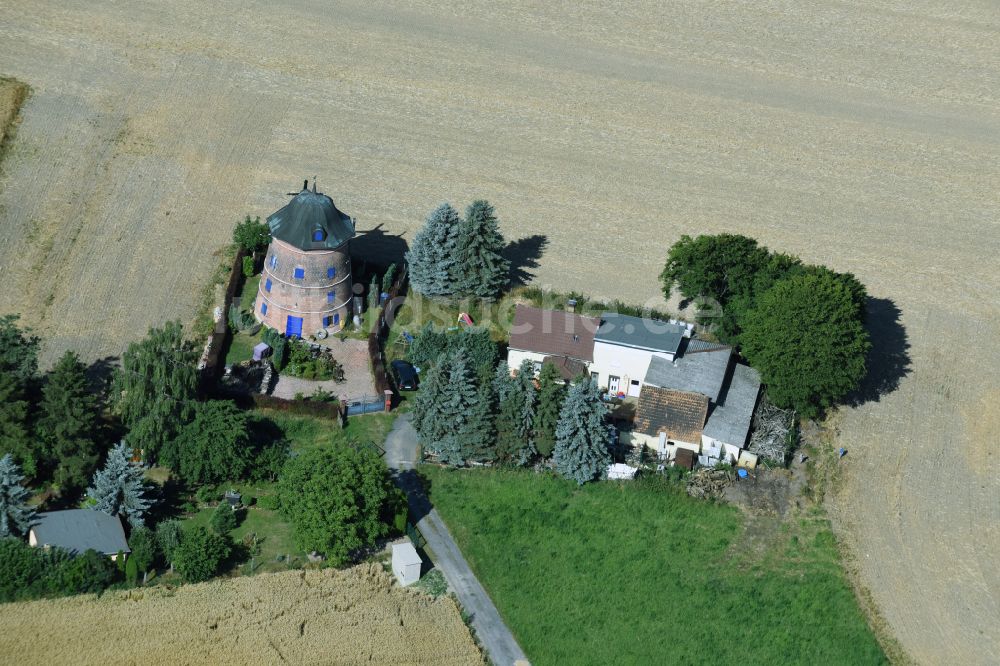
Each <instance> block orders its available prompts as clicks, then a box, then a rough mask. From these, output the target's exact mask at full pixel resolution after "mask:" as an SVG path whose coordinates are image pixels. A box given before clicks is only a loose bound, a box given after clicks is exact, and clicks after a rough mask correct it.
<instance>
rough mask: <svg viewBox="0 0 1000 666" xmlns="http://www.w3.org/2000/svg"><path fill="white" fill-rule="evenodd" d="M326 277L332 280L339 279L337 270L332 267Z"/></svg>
mask: <svg viewBox="0 0 1000 666" xmlns="http://www.w3.org/2000/svg"><path fill="white" fill-rule="evenodd" d="M326 276H327V277H328V278H330V279H331V280H332V279H333V278H335V277H337V269H336V268H334V267H332V266H331V267H330V268H328V269H326Z"/></svg>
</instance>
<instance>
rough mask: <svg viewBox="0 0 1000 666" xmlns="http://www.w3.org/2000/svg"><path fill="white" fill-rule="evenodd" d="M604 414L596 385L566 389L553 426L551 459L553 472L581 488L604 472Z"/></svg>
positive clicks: (608, 460)
mask: <svg viewBox="0 0 1000 666" xmlns="http://www.w3.org/2000/svg"><path fill="white" fill-rule="evenodd" d="M606 414H607V407H605V405H604V403H602V402H601V391H600V389H599V388H598V387H597V384H595V383H594V382H593V381H585V382H579V383H577V384H574V385H573V386H572V387H570V389H569V393H568V394H567V395H566V401H565V402H564V403H563V407H562V411H561V413H560V416H559V424H558V425H557V426H556V448H555V452H554V454H553V456H552V459H553V461H554V462H555V464H556V471H558V472H559V474H560V475H561V476H562V477H563V478H566V479H573V480H574V481H576V482H577V483H578V484H580V485H583V484H584V483H586V482H588V481H593V480H594V479H597V478H600V477H602V476H604V475H605V474H606V473H607V469H608V465H610V464H611V454H609V453H608V442H609V439H610V436H609V432H608V426H607V424H606V423H605V420H604V419H605V415H606Z"/></svg>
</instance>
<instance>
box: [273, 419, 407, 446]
mask: <svg viewBox="0 0 1000 666" xmlns="http://www.w3.org/2000/svg"><path fill="white" fill-rule="evenodd" d="M397 414H398V413H397V412H391V413H388V414H386V413H384V412H379V413H375V414H365V415H363V416H352V417H350V418H348V420H347V425H346V426H345V427H344V428H343V429H341V428H339V427H337V424H336V422H334V421H332V420H330V419H320V418H316V417H312V416H300V415H296V414H288V413H286V412H280V411H277V410H272V409H258V410H256V411H255V412H254V420H255V421H257V423H258V424H261V422H264V423H263V425H264V426H265V427H268V428H270V427H271V425H270V424H273V426H276V427H277V428H278V429H279V430H280V433H281V434H282V435H283V436H284V437H285V439H287V440H288V442H289V444H290V445H291V448H292V450H293V451H308V450H311V449H315V448H321V447H327V446H331V445H333V444H334V443H335V442H342V441H354V442H361V443H366V442H371V443H373V444H377V445H378V446H382V443H383V442H385V438H386V435H388V434H389V431H390V430H391V429H392V423H393V421H395V420H396V416H397ZM267 422H270V423H267ZM274 434H275V435H277V434H278V433H277V432H275V433H274Z"/></svg>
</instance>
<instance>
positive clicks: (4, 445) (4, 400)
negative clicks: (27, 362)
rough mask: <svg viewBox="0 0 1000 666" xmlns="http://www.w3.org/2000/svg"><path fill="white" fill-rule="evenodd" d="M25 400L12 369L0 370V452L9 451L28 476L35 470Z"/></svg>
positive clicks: (36, 462)
mask: <svg viewBox="0 0 1000 666" xmlns="http://www.w3.org/2000/svg"><path fill="white" fill-rule="evenodd" d="M27 420H28V403H27V401H26V400H25V399H24V389H23V385H22V384H21V382H20V381H19V380H18V378H17V376H16V375H15V374H14V373H13V372H0V455H3V454H5V453H10V454H12V455H13V456H14V459H15V460H16V461H17V463H18V464H20V466H21V469H23V470H24V471H25V473H27V474H28V476H32V477H33V476H35V475H36V474H37V473H38V465H39V458H40V455H39V453H40V452H39V451H38V447H37V446H36V445H35V443H34V442H33V441H32V439H31V437H29V435H28V429H27Z"/></svg>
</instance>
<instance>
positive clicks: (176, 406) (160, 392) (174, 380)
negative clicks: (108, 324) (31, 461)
mask: <svg viewBox="0 0 1000 666" xmlns="http://www.w3.org/2000/svg"><path fill="white" fill-rule="evenodd" d="M277 355H278V353H277V350H275V365H277ZM197 361H198V352H197V351H196V350H195V348H194V346H193V345H192V343H191V342H190V341H187V340H185V339H184V334H183V330H182V328H181V324H180V322H176V321H174V322H168V323H167V324H166V325H164V327H163V328H162V329H160V328H151V329H150V330H149V334H148V335H147V336H146V338H145V339H144V340H141V341H139V342H133V343H132V344H130V345H129V346H128V349H127V350H126V351H125V353H124V354H123V355H122V367H121V368H120V369H119V370H118V371H117V372H116V373H115V376H114V387H113V396H114V397H113V403H114V407H115V408H116V410H117V411H118V412H119V413H120V414H121V416H122V421H124V422H125V425H126V427H128V429H129V441H130V442H131V443H132V445H133V446H136V447H138V448H140V449H142V452H143V459H144V460H147V461H150V462H155V461H156V460H157V459H158V458H159V455H160V452H161V451H162V450H163V448H164V447H165V446H168V445H169V443H170V442H171V441H172V440H173V439H174V437H175V436H176V434H177V431H178V430H179V429H180V428H181V426H183V425H184V424H185V423H187V422H188V421H190V420H191V417H192V416H193V413H194V406H193V400H194V398H195V395H196V393H197V391H198V371H197V368H196V365H195V364H196V363H197Z"/></svg>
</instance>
